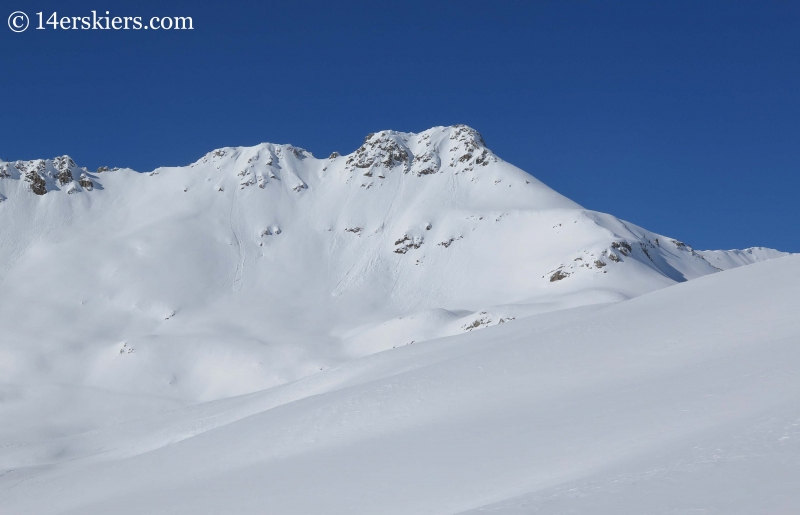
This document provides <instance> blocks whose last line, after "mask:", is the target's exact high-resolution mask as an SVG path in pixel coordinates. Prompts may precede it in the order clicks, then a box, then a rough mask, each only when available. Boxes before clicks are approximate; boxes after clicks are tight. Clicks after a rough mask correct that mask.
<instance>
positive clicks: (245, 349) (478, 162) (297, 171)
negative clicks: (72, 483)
mask: <svg viewBox="0 0 800 515" xmlns="http://www.w3.org/2000/svg"><path fill="white" fill-rule="evenodd" d="M0 199H2V200H3V202H1V203H0V221H2V223H0V262H2V263H3V267H2V269H0V288H2V291H3V295H2V296H0V326H2V327H3V328H4V331H3V332H2V334H0V352H2V356H3V359H2V360H0V374H2V377H4V378H6V379H7V381H8V384H9V385H15V386H13V388H12V387H11V386H9V388H12V390H13V391H12V392H10V393H7V395H8V397H9V398H11V399H18V403H17V404H15V405H14V406H16V407H15V408H14V409H17V408H19V409H20V410H22V411H23V412H24V410H25V409H26V407H28V406H35V405H36V404H35V403H32V402H29V400H26V399H29V398H30V396H31V395H33V394H30V392H28V390H25V388H28V386H25V385H30V384H36V385H41V384H55V383H69V384H73V385H84V386H91V387H93V388H97V389H101V390H102V391H113V392H118V393H124V394H125V395H126V396H127V397H126V399H137V397H136V396H153V397H154V398H158V399H161V400H165V399H166V400H167V401H169V402H167V403H166V404H164V403H150V402H144V401H142V402H139V401H136V406H140V405H141V406H154V405H156V404H158V405H159V406H162V407H167V406H168V405H169V406H172V404H170V403H171V402H173V401H174V402H177V403H182V402H194V401H197V400H209V399H216V398H221V397H226V396H229V395H234V394H240V393H245V392H251V391H255V390H259V389H263V388H267V387H271V386H274V385H278V384H282V383H286V382H289V381H292V380H296V379H298V378H301V377H305V376H308V375H309V374H312V373H316V372H319V371H320V370H324V369H326V368H330V367H333V366H336V365H338V364H341V363H342V362H344V361H347V360H350V359H353V358H355V357H358V356H362V355H365V354H370V353H374V352H377V351H381V350H386V349H390V348H392V347H397V346H402V345H407V344H410V343H419V342H421V341H424V340H429V339H431V338H437V337H441V336H447V335H450V334H460V333H466V332H473V331H475V330H477V329H481V328H484V327H486V326H491V325H497V324H500V323H508V322H511V321H513V320H515V319H518V318H522V317H524V316H528V315H532V314H536V313H542V312H546V311H553V310H557V309H562V308H567V307H575V306H581V305H586V304H602V303H609V302H616V301H619V300H624V299H628V298H631V297H635V296H638V295H641V294H643V293H645V292H648V291H652V290H655V289H658V288H662V287H665V286H669V285H672V284H675V283H676V282H682V281H685V280H687V279H693V278H696V277H700V276H703V275H707V274H710V273H715V272H717V271H718V270H719V269H720V268H724V267H723V266H718V265H714V264H713V263H709V261H708V260H707V259H706V258H705V257H704V256H703V255H702V254H701V253H698V252H695V251H694V250H692V249H691V247H689V246H688V245H685V244H683V243H681V242H679V241H677V240H673V239H671V238H667V237H665V236H662V235H658V234H654V233H651V232H648V231H646V230H644V229H642V228H640V227H637V226H635V225H633V224H630V223H627V222H623V221H621V220H619V219H617V218H615V217H613V216H611V215H607V214H602V213H597V212H593V211H588V210H585V209H583V208H582V207H581V206H579V205H578V204H576V203H575V202H572V201H571V200H569V199H567V198H565V197H564V196H562V195H560V194H558V193H556V192H555V191H553V190H552V189H550V188H548V187H547V186H545V185H544V184H542V183H541V182H539V181H537V180H536V179H535V178H533V177H531V176H530V175H529V174H527V173H525V172H523V171H522V170H520V169H518V168H516V167H514V166H512V165H510V164H508V163H506V162H504V161H503V160H502V159H500V158H499V157H497V156H496V155H494V153H493V152H492V151H491V150H489V149H488V148H487V147H486V145H485V144H484V142H483V139H482V138H481V136H480V135H479V134H478V133H477V132H476V131H475V130H473V129H471V128H469V127H466V126H454V127H435V128H433V129H430V130H427V131H425V132H422V133H419V134H410V133H400V132H394V131H383V132H379V133H376V134H371V135H369V136H368V137H367V138H366V140H365V142H364V144H363V145H361V147H359V148H358V149H357V150H356V151H355V152H353V153H351V154H349V155H338V154H337V153H334V154H332V155H331V156H330V157H328V158H324V159H317V158H315V157H314V156H312V155H311V153H309V152H308V151H306V150H303V149H300V148H297V147H294V146H291V145H274V144H268V143H265V144H261V145H258V146H255V147H236V148H222V149H218V150H215V151H213V152H210V153H208V154H207V155H205V156H203V157H202V158H201V159H199V160H198V161H197V162H195V163H192V164H190V165H188V166H185V167H172V168H159V169H157V170H154V171H152V172H150V173H137V172H135V171H133V170H129V169H113V170H109V169H108V168H101V169H99V170H97V172H96V173H90V172H89V171H88V170H86V169H83V168H79V167H78V166H77V165H76V164H75V163H74V162H73V161H72V159H70V158H69V157H66V156H65V157H61V158H57V159H53V160H38V161H19V162H15V163H0ZM39 387H40V386H36V388H39ZM37 391H38V390H37ZM95 391H97V390H95ZM26 392H28V393H26ZM36 395H38V396H39V398H41V399H45V398H47V399H50V400H49V401H48V402H53V401H52V398H51V397H50V394H49V393H47V394H45V393H41V392H40V393H37V394H36ZM58 395H66V394H65V393H63V392H61V393H59V394H58ZM70 395H71V394H70ZM76 395H77V394H76ZM93 398H94V397H93ZM15 402H17V401H15ZM93 402H94V401H93ZM97 402H98V403H101V404H102V401H100V400H98V401H97ZM117 402H118V401H117V400H114V401H112V400H109V401H108V403H109V404H113V405H114V408H113V409H114V410H117V409H119V406H120V405H119V404H118V403H117ZM120 402H123V401H120ZM124 402H127V401H124ZM131 402H133V401H131ZM57 404H58V405H64V406H68V405H69V403H68V402H58V403H57ZM37 409H40V407H39V408H37ZM109 409H112V408H109ZM137 409H138V408H137ZM159 409H161V408H159ZM100 411H102V409H100ZM131 412H135V410H133V409H132V410H131ZM31 413H32V414H31V415H30V416H31V417H33V418H32V419H31V420H33V419H35V418H36V417H35V412H31ZM56 419H57V417H53V418H52V420H56ZM18 420H20V421H24V420H25V416H24V414H20V416H19V417H18ZM31 424H34V425H35V422H31ZM66 426H69V427H70V428H72V429H70V430H79V429H86V428H89V427H92V426H91V424H88V425H83V426H81V424H80V423H79V422H78V421H73V420H72V419H70V420H69V423H67V422H64V427H66ZM26 427H27V426H26ZM64 427H62V426H59V428H54V429H53V430H52V431H53V432H55V433H57V432H58V431H60V430H66V429H64ZM9 431H10V430H9ZM17 434H19V433H17ZM26 434H31V433H30V432H27V433H26Z"/></svg>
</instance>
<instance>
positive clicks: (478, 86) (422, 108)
mask: <svg viewBox="0 0 800 515" xmlns="http://www.w3.org/2000/svg"><path fill="white" fill-rule="evenodd" d="M18 4H19V5H11V4H8V3H6V5H11V7H9V8H7V9H6V10H7V11H8V13H5V12H4V13H2V14H3V17H6V16H8V14H10V13H11V12H12V11H14V10H23V11H26V12H27V14H28V15H29V16H30V17H31V19H32V22H33V23H34V24H35V23H36V15H35V13H36V12H43V13H45V17H47V16H48V15H49V14H50V13H52V12H53V11H56V12H58V15H59V17H61V16H86V15H90V14H91V10H92V9H95V10H99V11H105V10H109V11H111V15H112V16H113V15H119V16H142V17H143V18H145V19H149V17H151V16H191V17H192V18H193V21H194V27H195V29H194V30H193V31H81V30H78V31H72V30H70V31H61V30H59V31H56V30H52V29H47V30H44V31H37V30H33V29H32V28H31V29H29V30H28V31H26V32H24V33H20V34H15V33H12V32H11V31H10V30H9V29H8V28H7V26H5V25H4V26H3V27H2V28H0V45H1V46H2V52H1V53H0V64H2V69H3V73H2V75H0V91H1V92H2V98H3V108H2V113H3V114H2V122H3V123H2V124H0V158H3V159H31V158H38V157H51V156H55V155H61V154H69V155H71V156H73V157H74V158H75V160H76V161H77V162H78V163H79V164H81V165H84V166H88V167H90V168H95V167H97V166H100V165H109V166H130V167H132V168H134V169H137V170H141V171H148V170H150V169H152V168H154V167H156V166H159V165H181V164H187V163H189V162H192V161H194V160H196V159H197V158H198V157H200V156H201V155H203V154H204V153H206V152H207V151H209V150H211V149H214V148H218V147H221V146H228V145H231V146H235V145H252V144H256V143H259V142H262V141H270V142H275V143H293V144H295V145H298V146H301V147H304V148H307V149H308V150H310V151H312V152H313V153H314V154H315V155H317V156H326V155H328V154H329V153H330V152H332V151H333V150H338V151H340V152H350V151H352V150H354V149H355V148H357V147H358V145H359V144H360V143H361V142H362V140H363V138H364V136H365V135H366V134H367V133H370V132H374V131H377V130H381V129H395V130H401V131H414V132H416V131H420V130H424V129H426V128H429V127H431V126H434V125H451V124H455V123H466V124H468V125H471V126H473V127H475V128H476V129H478V130H479V131H480V132H481V133H482V134H483V135H484V138H485V139H486V141H487V144H488V145H489V147H490V148H492V149H493V150H494V151H495V152H496V153H497V154H498V155H500V156H501V157H502V158H504V159H505V160H507V161H509V162H511V163H514V164H516V165H517V166H519V167H521V168H523V169H525V170H527V171H529V172H530V173H532V174H533V175H534V176H536V177H538V178H539V179H541V180H542V181H544V182H545V183H547V184H549V185H550V186H552V187H553V188H555V189H556V190H558V191H560V192H561V193H563V194H565V195H567V196H568V197H570V198H572V199H574V200H575V201H577V202H579V203H581V204H582V205H584V206H586V207H587V208H590V209H596V210H599V211H605V212H609V213H612V214H614V215H617V216H619V217H621V218H624V219H627V220H629V221H632V222H634V223H636V224H638V225H642V226H644V227H646V228H648V229H650V230H653V231H656V232H660V233H664V234H668V235H671V236H674V237H676V238H679V239H682V240H684V241H687V242H688V243H690V244H692V245H694V246H695V247H696V248H737V247H738V248H741V247H748V246H756V245H757V246H771V247H776V248H780V249H782V250H788V251H794V252H800V230H799V229H798V225H799V224H798V222H799V221H800V216H798V204H799V203H798V194H800V179H799V178H798V175H800V174H799V172H800V94H798V93H800V4H798V3H795V2H735V1H730V2H682V1H669V2H567V1H564V2H555V1H554V2H501V1H497V2H487V1H482V2H477V1H465V0H461V1H452V2H451V1H446V2H435V1H427V2H414V1H406V2H383V1H379V0H374V1H372V2H335V1H328V2H312V1H291V2H269V1H264V2H237V1H227V2H219V3H218V4H217V5H216V6H215V5H212V4H213V3H212V2H202V3H201V2H180V1H176V2H169V3H167V2H147V1H139V2H125V1H114V2H107V3H106V4H105V5H101V4H99V3H97V2H92V3H89V2H82V1H71V2H64V1H60V2H48V1H20V2H18Z"/></svg>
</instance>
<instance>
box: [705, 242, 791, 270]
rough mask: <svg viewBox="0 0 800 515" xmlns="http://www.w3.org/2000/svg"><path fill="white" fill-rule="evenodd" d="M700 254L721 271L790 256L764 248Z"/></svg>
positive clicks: (707, 251) (712, 251)
mask: <svg viewBox="0 0 800 515" xmlns="http://www.w3.org/2000/svg"><path fill="white" fill-rule="evenodd" d="M699 254H700V255H702V256H703V257H704V258H705V260H706V261H708V262H709V263H711V264H712V265H713V266H715V267H717V268H719V269H720V270H730V269H731V268H736V267H737V266H744V265H752V264H753V263H758V262H759V261H767V260H768V259H775V258H779V257H783V256H788V255H789V253H788V252H781V251H779V250H775V249H768V248H764V247H751V248H749V249H743V250H702V251H700V252H699Z"/></svg>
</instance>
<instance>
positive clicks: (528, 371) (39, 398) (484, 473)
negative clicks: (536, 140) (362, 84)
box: [0, 126, 800, 514]
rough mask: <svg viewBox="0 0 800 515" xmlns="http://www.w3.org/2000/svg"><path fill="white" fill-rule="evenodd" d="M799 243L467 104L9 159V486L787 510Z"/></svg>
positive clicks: (792, 477) (4, 481)
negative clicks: (526, 137)
mask: <svg viewBox="0 0 800 515" xmlns="http://www.w3.org/2000/svg"><path fill="white" fill-rule="evenodd" d="M783 256H785V253H781V252H778V251H773V250H771V249H763V248H754V249H747V250H744V251H713V252H709V251H700V252H698V251H695V250H693V249H692V248H691V247H690V246H688V245H686V244H684V243H682V242H680V241H678V240H675V239H672V238H669V237H666V236H663V235H659V234H654V233H652V232H649V231H646V230H645V229H643V228H641V227H638V226H636V225H633V224H631V223H629V222H624V221H622V220H619V219H617V218H615V217H613V216H611V215H608V214H604V213H598V212H594V211H590V210H586V209H584V208H582V207H581V206H579V205H577V204H576V203H574V202H572V201H571V200H569V199H567V198H565V197H563V196H562V195H560V194H558V193H556V192H555V191H553V190H552V189H550V188H548V187H547V186H545V185H544V184H542V183H541V182H539V181H537V180H536V179H535V178H533V177H532V176H530V175H529V174H527V173H526V172H523V171H522V170H520V169H518V168H516V167H514V166H512V165H510V164H508V163H505V162H504V161H502V160H501V159H500V158H498V157H497V156H495V155H494V154H493V153H492V152H491V151H490V150H489V149H488V148H486V146H485V144H484V142H483V139H482V138H481V137H480V135H479V134H478V133H477V132H476V131H474V130H473V129H470V128H469V127H466V126H454V127H435V128H433V129H430V130H428V131H425V132H422V133H419V134H411V133H398V132H394V131H383V132H379V133H377V134H373V135H370V136H368V137H367V139H366V141H365V143H364V145H362V146H361V147H360V148H359V149H358V150H356V151H355V152H353V153H352V154H349V155H344V156H338V155H336V154H334V155H332V156H331V157H330V158H327V159H317V158H314V157H313V156H312V155H311V154H310V153H309V152H307V151H305V150H303V149H299V148H297V147H293V146H291V145H274V144H262V145H258V146H255V147H237V148H224V149H219V150H216V151H213V152H210V153H209V154H207V155H206V156H204V157H203V158H201V159H200V160H198V161H197V162H195V163H193V164H191V165H189V166H185V167H174V168H159V169H157V170H154V171H153V172H150V173H138V172H135V171H133V170H129V169H114V170H104V171H102V172H100V171H99V172H98V173H92V172H89V171H88V170H86V169H83V168H80V167H79V166H78V165H77V164H76V163H74V162H73V161H72V159H70V158H69V157H68V156H63V157H60V158H56V159H52V160H35V161H17V162H14V163H4V162H0V263H2V265H3V266H2V268H0V327H2V332H0V378H2V381H0V420H2V423H0V512H2V513H109V512H115V513H219V512H230V513H265V512H267V513H287V514H288V513H461V512H466V511H469V510H478V511H475V513H483V512H486V513H509V514H511V513H515V514H516V513H530V512H535V513H564V512H570V510H572V511H573V512H577V513H641V512H642V511H643V510H644V511H646V512H650V513H684V514H688V513H749V512H748V511H742V510H745V508H746V507H747V506H748V504H747V503H746V502H743V500H745V499H749V500H750V501H752V502H755V501H753V499H756V500H760V502H761V504H753V503H752V502H751V504H750V505H749V506H751V507H752V506H764V505H765V504H763V503H767V502H769V503H773V504H772V505H773V506H774V507H775V509H776V510H778V511H780V509H783V508H784V507H786V506H788V504H786V503H793V502H797V500H798V499H797V495H796V494H794V493H793V491H789V489H788V486H787V485H789V484H790V481H797V479H798V477H797V465H795V464H796V463H798V460H797V458H798V457H800V456H798V454H797V450H798V447H797V446H796V444H795V443H793V442H794V441H795V439H796V438H797V437H798V436H800V433H798V431H800V430H798V429H797V427H800V426H798V424H800V414H798V413H796V411H797V410H796V409H795V408H794V407H793V405H794V406H796V405H797V402H796V401H797V400H798V399H797V395H798V394H797V391H798V388H797V386H798V384H795V383H796V382H797V381H796V380H795V378H794V377H793V371H792V367H796V366H797V364H798V363H797V359H798V357H799V356H800V354H798V353H797V351H795V350H794V345H793V344H792V343H793V342H794V343H796V342H797V341H798V337H800V321H799V320H798V319H799V318H800V317H797V314H796V307H795V306H796V305H797V292H798V291H800V290H798V288H797V286H798V284H797V281H798V279H797V278H798V271H800V270H798V267H800V261H798V260H800V257H796V256H789V257H783ZM779 257H780V258H781V259H774V258H779ZM767 259H771V260H772V261H769V262H767V263H757V264H754V265H752V266H748V267H744V268H742V269H737V270H728V269H730V268H734V267H737V266H740V265H743V264H751V263H755V262H758V261H764V260H767ZM721 270H727V271H725V272H724V273H719V272H720V271H721ZM690 279H697V280H694V281H690V282H686V281H687V280H690ZM667 287H668V288H667ZM781 385H785V386H781ZM792 403H794V404H792ZM792 417H794V418H792ZM761 469H764V470H775V471H778V470H779V471H781V473H782V474H784V476H780V475H778V474H777V473H774V474H773V475H771V476H769V477H770V478H771V479H770V481H766V480H762V479H761V478H759V477H756V476H754V475H753V470H761ZM756 479H758V480H757V481H756ZM754 483H755V484H754ZM729 484H730V485H739V486H738V487H735V488H733V487H732V488H728V487H727V486H724V485H729ZM723 486H724V488H723ZM681 489H685V490H686V491H687V492H690V493H691V495H686V496H684V498H682V499H681V498H679V497H680V496H678V497H676V492H678V491H681ZM748 489H749V490H748ZM726 492H727V494H726ZM747 492H749V493H751V494H753V495H751V496H749V497H748V496H747V495H746V493H747ZM737 496H738V497H737ZM739 501H742V502H739ZM684 505H685V506H684ZM592 506H597V507H600V508H598V509H592V510H590V509H589V507H592ZM635 507H638V508H639V510H638V511H636V509H634V508H635ZM652 507H655V508H654V509H649V508H652ZM537 510H538V511H537ZM548 510H549V511H548ZM604 510H606V511H604ZM658 510H660V511H658ZM670 510H671V511H670ZM681 510H684V511H681ZM692 510H695V511H692ZM702 510H707V511H702ZM714 510H717V511H714ZM737 510H739V511H737ZM772 512H776V511H775V510H772Z"/></svg>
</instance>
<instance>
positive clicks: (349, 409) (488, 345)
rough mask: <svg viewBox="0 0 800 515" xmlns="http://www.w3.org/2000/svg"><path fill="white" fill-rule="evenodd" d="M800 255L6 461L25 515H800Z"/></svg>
mask: <svg viewBox="0 0 800 515" xmlns="http://www.w3.org/2000/svg"><path fill="white" fill-rule="evenodd" d="M798 305H800V256H790V257H784V258H781V259H775V260H772V261H768V262H765V263H758V264H755V265H752V266H748V267H741V268H737V269H734V270H730V271H727V272H725V273H720V274H713V275H710V276H707V277H703V278H700V279H698V280H695V281H690V282H686V283H683V284H679V285H676V286H673V287H670V288H665V289H662V290H658V291H654V292H652V293H648V294H645V295H642V296H640V297H638V298H635V299H632V300H628V301H625V302H621V303H616V304H612V305H607V306H587V307H582V308H577V309H573V310H566V311H561V312H558V313H549V314H544V315H539V316H533V317H529V318H526V319H522V320H517V321H516V322H515V323H513V324H503V325H501V326H498V327H492V328H489V329H486V330H482V331H475V332H471V333H468V334H462V335H458V336H454V337H449V338H443V339H440V340H434V341H429V342H424V343H421V344H418V345H412V346H405V347H402V348H398V349H393V350H389V351H386V352H381V353H378V354H374V355H372V356H368V357H365V358H361V359H357V360H354V361H352V362H350V363H347V364H345V365H342V366H340V367H338V368H335V369H329V370H324V371H322V372H320V373H318V374H315V375H313V376H310V377H307V378H305V379H303V380H301V381H299V382H295V383H292V384H287V385H284V386H279V387H276V388H272V389H269V390H265V391H263V392H257V393H253V394H249V395H245V396H240V397H234V398H229V399H225V400H220V401H216V402H212V403H208V404H201V405H198V406H193V407H190V408H186V409H182V410H178V411H174V412H171V413H169V414H167V415H165V416H159V417H153V418H149V419H143V420H140V421H136V422H129V423H125V424H120V425H118V426H115V427H110V428H106V429H104V430H102V431H99V432H92V433H87V434H83V435H78V436H73V437H69V438H65V439H61V440H57V441H50V442H44V443H41V444H30V445H25V446H9V447H5V448H3V449H2V450H1V451H0V460H2V467H3V468H4V469H5V470H7V472H5V473H4V474H3V475H2V476H0V488H2V490H0V511H2V512H3V513H4V514H5V513H7V514H22V513H26V514H27V513H54V514H55V513H64V514H66V513H70V514H78V513H80V514H92V513H98V514H100V513H120V514H125V513H131V514H139V513H153V514H157V513H192V514H203V513H281V514H293V513H296V514H308V513H325V514H358V513H364V514H373V513H384V514H407V513H420V514H425V513H430V514H456V513H470V514H477V513H495V514H504V515H510V514H522V513H552V514H555V513H609V514H612V513H613V514H640V513H659V514H661V513H663V514H688V513H692V514H695V513H726V514H737V513H741V514H751V513H793V512H794V511H796V509H797V507H798V506H800V490H798V489H797V484H798V483H800V376H798V374H797V371H798V370H800V347H798V342H800V317H798V312H797V306H798Z"/></svg>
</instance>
